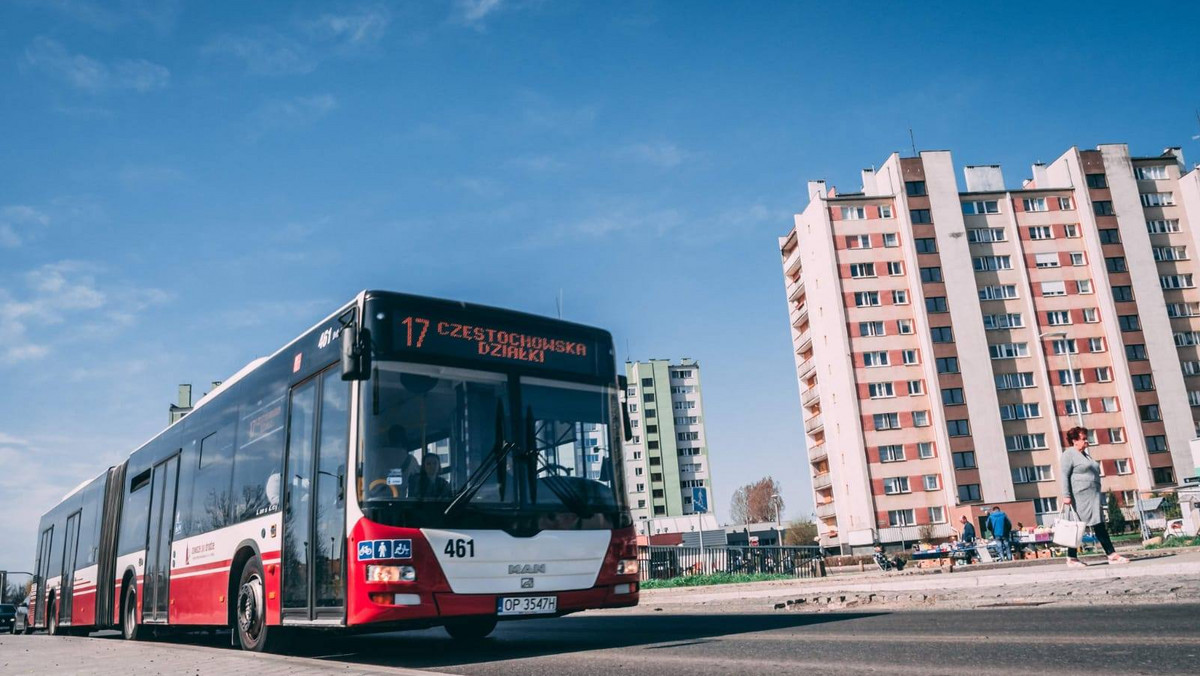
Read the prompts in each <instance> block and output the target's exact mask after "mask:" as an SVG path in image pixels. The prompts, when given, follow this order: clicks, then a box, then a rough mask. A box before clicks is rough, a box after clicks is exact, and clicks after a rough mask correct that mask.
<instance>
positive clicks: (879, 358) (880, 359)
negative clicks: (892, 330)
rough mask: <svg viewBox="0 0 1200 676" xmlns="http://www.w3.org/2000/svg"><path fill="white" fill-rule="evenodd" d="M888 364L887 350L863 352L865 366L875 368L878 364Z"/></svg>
mask: <svg viewBox="0 0 1200 676" xmlns="http://www.w3.org/2000/svg"><path fill="white" fill-rule="evenodd" d="M887 365H888V353H887V352H884V351H882V350H881V351H878V352H864V353H863V366H865V367H867V368H875V367H877V366H887Z"/></svg>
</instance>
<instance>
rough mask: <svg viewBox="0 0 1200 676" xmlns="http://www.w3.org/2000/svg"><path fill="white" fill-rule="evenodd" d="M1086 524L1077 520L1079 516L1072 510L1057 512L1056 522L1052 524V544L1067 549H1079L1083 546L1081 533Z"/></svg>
mask: <svg viewBox="0 0 1200 676" xmlns="http://www.w3.org/2000/svg"><path fill="white" fill-rule="evenodd" d="M1085 528H1087V524H1086V523H1084V522H1082V521H1080V520H1079V515H1077V514H1076V513H1075V510H1073V509H1064V510H1062V511H1061V512H1059V515H1058V521H1056V522H1054V540H1053V542H1054V544H1056V545H1058V546H1060V547H1067V548H1069V549H1079V547H1080V546H1081V545H1082V544H1083V531H1084V529H1085Z"/></svg>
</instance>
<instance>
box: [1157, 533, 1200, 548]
mask: <svg viewBox="0 0 1200 676" xmlns="http://www.w3.org/2000/svg"><path fill="white" fill-rule="evenodd" d="M1174 547H1200V536H1197V537H1194V538H1170V539H1168V540H1167V541H1166V542H1163V543H1162V544H1157V545H1146V549H1171V548H1174Z"/></svg>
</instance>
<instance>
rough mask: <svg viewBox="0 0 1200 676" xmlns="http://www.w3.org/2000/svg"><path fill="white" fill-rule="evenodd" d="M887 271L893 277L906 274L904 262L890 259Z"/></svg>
mask: <svg viewBox="0 0 1200 676" xmlns="http://www.w3.org/2000/svg"><path fill="white" fill-rule="evenodd" d="M887 271H888V274H889V275H891V276H892V277H896V276H899V275H902V274H904V263H901V262H900V261H888V264H887Z"/></svg>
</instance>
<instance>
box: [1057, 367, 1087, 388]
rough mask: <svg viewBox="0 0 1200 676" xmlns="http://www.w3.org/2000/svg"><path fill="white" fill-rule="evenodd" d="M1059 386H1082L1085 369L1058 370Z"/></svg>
mask: <svg viewBox="0 0 1200 676" xmlns="http://www.w3.org/2000/svg"><path fill="white" fill-rule="evenodd" d="M1058 384H1059V385H1082V384H1083V369H1075V370H1074V371H1068V370H1067V369H1059V370H1058Z"/></svg>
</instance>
